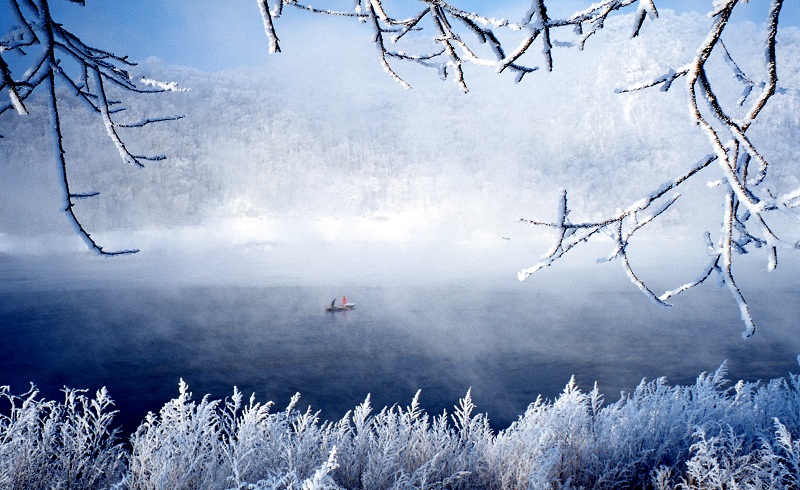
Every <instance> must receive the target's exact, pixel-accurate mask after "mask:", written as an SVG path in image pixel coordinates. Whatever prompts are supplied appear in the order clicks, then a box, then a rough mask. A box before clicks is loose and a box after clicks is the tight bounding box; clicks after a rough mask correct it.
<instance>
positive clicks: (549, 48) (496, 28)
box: [258, 0, 658, 92]
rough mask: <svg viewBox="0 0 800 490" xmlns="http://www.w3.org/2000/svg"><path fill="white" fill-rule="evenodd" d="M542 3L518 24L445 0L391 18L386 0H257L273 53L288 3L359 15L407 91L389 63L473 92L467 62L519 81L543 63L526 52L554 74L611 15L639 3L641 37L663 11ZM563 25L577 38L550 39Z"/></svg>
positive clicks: (623, 0) (610, 3) (423, 1)
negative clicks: (562, 54) (566, 51)
mask: <svg viewBox="0 0 800 490" xmlns="http://www.w3.org/2000/svg"><path fill="white" fill-rule="evenodd" d="M545 3H546V2H545V0H534V1H533V3H532V5H531V8H530V9H529V10H528V12H527V13H526V14H525V15H524V16H523V17H522V19H521V20H520V21H518V22H514V21H511V20H508V19H503V18H494V17H488V16H485V15H481V14H480V13H478V12H471V11H465V10H462V9H460V8H458V7H456V6H455V5H453V4H452V3H451V2H446V1H443V0H409V1H407V2H397V3H396V4H394V5H392V7H396V8H398V9H399V8H400V7H404V8H405V7H408V6H411V5H413V6H417V7H416V8H415V10H416V12H415V13H413V14H411V15H392V13H391V12H390V11H389V8H387V5H388V4H389V2H384V1H382V0H356V1H355V4H354V5H353V6H352V9H350V10H345V9H342V10H333V9H320V8H316V7H312V6H310V5H307V4H305V3H302V2H297V1H293V0H276V1H273V2H270V1H269V0H258V5H259V8H260V10H261V16H262V18H263V20H264V31H265V34H266V36H267V38H268V39H269V46H270V52H272V53H277V52H280V45H279V40H278V36H277V34H276V29H275V19H277V18H278V17H280V15H281V13H282V12H283V7H284V6H290V7H294V8H296V9H300V10H305V11H309V12H314V13H319V14H327V15H333V16H339V17H349V18H354V19H357V20H359V21H361V22H362V23H364V24H366V25H367V27H368V29H369V31H370V33H371V35H372V36H373V41H374V43H375V45H376V47H377V50H378V56H379V60H380V63H381V65H382V66H383V68H384V70H385V71H386V73H387V74H389V75H390V76H391V77H392V78H393V79H394V80H395V81H397V82H398V83H400V84H401V85H402V86H403V87H405V88H410V87H411V85H410V84H409V83H408V82H407V81H406V80H405V79H403V78H402V77H400V75H398V73H397V71H396V69H395V67H394V65H393V64H392V62H393V61H395V60H401V61H409V62H413V63H417V64H420V65H422V66H425V67H428V68H433V69H436V70H437V71H438V73H439V76H440V77H441V78H442V79H447V78H453V80H454V81H455V82H456V84H457V85H458V86H459V88H460V89H461V91H463V92H467V91H468V90H469V89H468V87H467V83H466V80H465V76H464V70H463V66H464V64H465V63H471V64H474V65H479V66H488V67H491V68H493V69H494V70H495V71H497V72H498V73H502V72H504V71H510V72H512V73H514V74H515V80H516V81H517V82H519V81H521V80H522V78H523V77H524V76H525V75H526V74H528V73H531V72H534V71H536V70H538V69H539V67H538V66H533V65H529V64H528V62H527V61H526V62H525V63H522V62H520V61H519V60H520V59H521V58H522V57H523V55H525V54H528V53H540V54H541V55H542V58H543V61H544V65H545V68H546V69H547V70H548V71H552V70H553V64H554V48H557V47H562V46H563V47H566V46H572V45H577V46H579V47H580V48H581V49H582V48H583V46H584V45H585V44H586V41H587V40H588V39H589V37H591V36H592V35H594V34H595V33H597V32H598V31H599V30H601V29H602V28H603V25H604V23H605V21H606V19H607V18H608V17H609V16H610V15H612V14H614V13H617V12H619V11H625V10H627V9H628V7H631V6H632V5H635V6H636V8H637V10H636V21H635V23H634V24H635V25H634V29H633V36H637V35H638V34H639V31H640V29H641V27H642V24H643V23H644V20H645V18H646V17H648V16H650V17H652V18H655V17H657V16H658V11H657V10H656V8H655V5H653V2H652V0H606V1H603V2H600V3H598V4H594V5H592V6H591V7H589V8H587V9H586V10H583V11H579V12H575V13H574V14H572V15H571V16H569V17H564V18H554V17H551V16H550V15H549V14H548V10H547V6H546V5H545ZM351 5H352V4H351ZM412 8H413V7H412ZM566 28H569V30H571V31H574V32H575V33H576V39H575V40H574V42H567V43H560V42H558V41H556V40H554V39H553V38H552V36H551V33H552V32H553V31H554V30H559V31H561V30H564V31H565V30H566ZM410 32H415V33H417V34H421V35H419V36H415V37H414V41H409V42H408V43H407V47H405V48H402V49H401V48H399V46H400V45H401V41H403V40H404V39H406V38H407V37H410V36H407V35H408V34H409V33H410ZM426 33H427V35H426ZM519 33H522V34H523V35H522V36H518V35H517V36H513V37H514V38H515V39H514V40H513V41H509V40H504V39H506V38H507V37H509V36H508V35H509V34H511V35H513V34H519ZM421 37H424V38H426V39H427V40H429V41H431V42H432V44H433V48H432V49H428V50H426V51H420V49H425V48H420V45H421V43H419V42H418V41H419V40H420V38H421ZM520 37H521V39H520ZM509 44H510V46H509ZM427 46H428V45H426V47H427ZM484 46H485V47H484ZM534 46H539V47H534ZM406 48H407V49H406ZM408 50H413V51H417V52H416V53H412V52H409V51H408Z"/></svg>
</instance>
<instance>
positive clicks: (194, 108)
mask: <svg viewBox="0 0 800 490" xmlns="http://www.w3.org/2000/svg"><path fill="white" fill-rule="evenodd" d="M629 20H630V19H626V18H622V19H617V20H615V22H614V23H613V25H610V26H609V28H608V29H606V32H604V33H603V34H602V35H600V36H598V37H597V39H594V40H593V43H591V44H590V45H589V46H588V47H587V49H586V51H584V52H579V51H577V50H563V51H560V52H559V53H558V55H559V56H558V57H557V61H556V69H555V72H554V73H549V74H548V73H543V72H542V73H535V74H534V75H532V76H531V77H529V79H526V80H525V81H524V82H523V83H522V84H520V85H517V86H515V85H513V84H512V83H511V82H510V80H509V79H508V78H506V77H498V76H496V75H494V74H492V73H489V72H485V71H483V70H478V69H474V70H470V71H469V72H468V75H469V76H470V77H471V80H473V82H472V88H473V90H472V92H471V93H470V94H468V95H461V94H460V93H459V92H458V91H457V89H455V88H454V87H453V85H452V84H451V83H450V82H444V83H442V82H439V81H438V80H432V76H431V74H429V73H421V74H418V75H415V77H416V79H412V81H414V82H415V88H414V89H413V90H410V91H404V90H402V89H401V88H400V87H399V86H397V85H395V84H392V83H386V81H385V80H384V79H383V78H380V80H377V78H378V77H383V76H384V75H383V74H382V72H381V71H380V68H379V67H377V62H376V61H375V60H374V59H372V58H367V59H363V60H360V61H359V63H360V64H362V65H363V64H369V63H373V64H375V65H376V66H375V67H372V66H371V65H370V69H361V70H358V71H354V72H353V73H352V74H351V75H352V77H351V78H347V76H345V77H344V82H343V81H342V80H343V77H342V76H341V74H340V76H339V78H337V79H335V80H333V79H332V78H331V77H333V75H332V73H335V72H336V70H337V69H348V68H349V67H350V66H352V61H348V62H339V61H337V60H330V62H329V63H328V64H327V65H321V66H293V65H292V60H291V59H290V58H289V57H290V56H291V55H288V54H282V55H279V56H281V57H283V58H280V61H279V62H276V63H274V64H273V65H270V66H269V67H268V68H260V69H257V70H256V69H254V70H252V71H247V72H244V71H240V72H224V73H201V72H197V71H193V70H189V69H186V68H180V67H171V66H163V64H161V63H160V62H158V61H157V60H148V61H146V62H145V63H143V65H142V66H141V69H142V72H145V73H148V75H150V76H151V77H153V78H159V79H165V80H171V81H172V80H174V81H177V82H179V83H180V84H181V86H184V87H188V88H190V89H191V91H190V92H183V93H167V94H160V95H155V96H146V97H141V98H139V99H136V100H135V101H134V102H133V104H131V108H130V109H129V111H128V114H126V115H124V117H123V116H122V115H121V116H120V120H125V121H130V122H133V121H136V120H138V119H140V118H142V117H143V116H144V115H148V116H166V115H176V114H182V115H185V116H186V117H185V118H184V119H181V120H179V121H175V122H169V123H162V124H157V125H149V126H147V127H146V128H144V129H122V130H120V131H121V132H122V133H123V134H124V136H125V137H126V138H127V141H128V142H129V146H130V147H131V148H132V149H134V151H135V152H136V153H143V154H148V153H149V154H159V153H164V154H166V155H167V156H168V157H169V158H168V159H167V160H165V161H162V162H153V163H151V164H150V165H149V166H148V167H147V168H145V169H138V168H129V167H126V166H125V165H124V164H122V163H121V162H120V161H119V158H118V156H117V153H116V150H115V149H114V148H113V147H112V145H111V144H110V143H109V142H108V141H107V138H106V137H105V133H104V131H103V128H102V127H101V126H100V125H99V123H98V121H94V120H91V119H90V118H89V116H88V114H87V112H86V110H85V108H84V107H83V106H82V105H80V104H78V103H77V102H75V101H74V97H72V96H70V95H65V96H64V97H62V100H63V101H64V103H63V106H64V109H63V110H64V116H65V121H67V122H65V125H66V124H68V126H67V129H66V131H65V132H66V139H67V151H68V155H69V158H70V162H71V166H72V179H73V186H74V187H75V190H76V191H81V192H83V191H90V190H91V191H99V192H100V193H101V195H100V196H99V197H98V198H94V199H89V200H85V201H81V202H80V203H79V205H78V208H77V209H78V214H79V216H81V218H82V219H83V220H85V222H86V224H87V225H88V226H89V227H90V228H92V229H95V230H97V229H114V228H138V227H152V226H158V227H160V226H179V225H191V224H198V223H202V222H203V221H204V220H206V219H208V218H213V217H222V216H264V217H281V216H291V217H293V218H297V217H299V218H303V217H325V216H358V217H367V218H370V217H372V218H382V217H385V216H391V215H393V214H396V213H402V212H405V211H408V210H417V211H419V212H421V213H422V214H436V215H437V216H440V217H444V218H447V217H453V219H464V220H471V221H472V222H475V223H482V222H492V221H497V220H512V219H514V218H517V217H520V216H528V217H532V216H538V217H542V218H547V217H549V216H550V215H551V214H552V213H553V210H552V208H553V207H554V203H555V196H556V194H557V190H558V188H560V187H564V188H567V189H569V190H570V192H571V195H572V196H573V198H572V199H573V205H574V207H575V209H576V210H582V211H580V212H582V213H584V214H593V213H598V212H600V211H604V210H605V211H608V210H613V209H615V208H616V207H619V206H625V205H627V204H628V203H630V202H631V201H633V200H636V199H638V198H639V197H640V195H641V194H642V193H643V192H646V191H647V190H649V188H651V187H653V186H657V185H658V184H660V183H661V182H663V181H665V180H668V179H670V178H672V177H673V176H675V175H677V174H678V173H679V172H680V171H681V170H682V169H684V168H686V167H688V166H689V165H691V164H692V163H694V162H695V161H697V160H699V159H700V158H702V157H703V156H704V155H705V154H706V153H708V151H709V150H708V147H707V144H706V142H705V141H704V139H703V137H702V135H700V134H699V133H698V131H697V130H696V128H694V127H693V126H692V124H691V122H690V121H689V118H688V115H687V110H686V104H685V95H684V90H683V86H682V85H681V86H677V85H676V86H675V87H674V88H673V90H671V91H670V92H669V93H661V92H659V91H657V90H653V91H652V92H648V93H641V94H636V95H618V94H614V89H615V88H617V87H621V86H625V85H627V84H632V83H635V82H639V81H642V80H646V79H648V78H651V77H654V76H657V75H659V74H661V73H664V72H665V71H666V70H667V69H668V68H669V67H671V66H672V67H677V66H678V65H680V63H681V61H682V60H684V59H686V57H687V56H688V54H689V53H691V52H693V50H694V49H695V48H696V45H697V38H698V37H699V36H702V34H703V32H705V31H704V30H703V24H704V23H705V22H707V19H704V18H702V17H695V16H688V15H684V16H681V17H674V16H673V15H671V14H670V13H669V12H665V13H663V15H662V18H661V19H660V20H659V21H658V22H654V23H651V24H649V25H648V29H647V30H646V32H645V35H644V37H643V38H641V39H637V40H633V41H625V40H622V39H623V38H624V37H625V36H627V35H628V33H629V27H630V26H629V25H628V23H627V21H629ZM676 23H677V24H678V25H680V26H683V27H685V29H686V30H687V31H688V32H690V33H695V37H693V38H691V39H688V40H684V39H681V38H678V37H677V36H675V35H673V34H672V31H670V29H674V28H675V25H676ZM683 27H682V28H683ZM739 31H740V33H741V34H742V35H741V37H737V38H736V39H730V40H727V41H726V42H727V43H728V45H729V46H730V47H731V48H732V51H735V50H737V49H742V48H743V49H746V50H751V51H752V55H753V57H754V59H753V60H739V61H740V63H741V64H742V66H743V67H744V68H745V70H750V71H748V73H752V76H753V77H754V78H757V79H758V78H759V77H760V75H759V72H758V68H757V66H758V64H759V62H760V56H761V55H760V53H759V52H758V48H757V47H756V46H747V45H746V43H748V41H747V39H751V38H752V37H753V36H756V35H757V33H758V29H757V28H756V27H755V26H752V25H744V26H740V27H739ZM740 45H741V46H740ZM780 46H781V48H782V49H783V51H782V53H781V56H782V57H783V65H782V72H781V77H782V78H781V83H782V84H783V85H784V86H787V87H794V88H796V87H800V76H799V75H798V69H797V68H798V63H799V61H798V60H800V57H798V56H796V55H795V54H796V53H797V49H798V46H800V35H798V34H797V31H796V30H794V29H793V30H787V31H786V32H784V38H783V39H782V42H781V45H780ZM337 63H341V64H342V66H341V68H337ZM298 65H299V64H298ZM719 65H720V66H719V69H720V70H724V69H726V68H724V66H723V64H722V63H721V62H720V63H719ZM372 68H375V69H374V70H373V69H372ZM721 73H722V72H721ZM347 75H348V76H350V73H349V72H348V74H347ZM730 90H731V91H732V93H735V91H739V90H740V89H739V88H738V87H737V85H736V82H735V80H734V79H733V77H730ZM796 93H797V92H796V91H790V92H789V93H787V94H786V95H781V96H778V97H776V98H775V99H774V100H773V101H772V102H771V104H772V106H771V107H770V110H769V111H768V113H765V114H764V115H763V117H762V118H761V119H760V120H759V122H758V125H757V126H756V127H754V128H753V130H752V133H753V138H754V139H755V140H756V141H757V142H758V143H759V144H761V145H762V148H765V149H766V150H767V157H768V158H769V159H770V160H771V161H772V162H773V163H774V167H773V169H772V170H771V171H772V172H773V175H772V178H773V179H775V180H776V181H780V183H781V184H782V185H783V186H785V187H786V188H787V189H785V190H788V188H792V187H793V186H796V185H797V183H798V182H797V179H796V178H795V177H794V175H795V174H797V172H796V169H797V168H796V165H797V164H796V163H795V162H798V161H800V145H797V143H796V142H797V141H798V140H800V122H798V118H797V114H799V113H800V102H799V101H800V98H798V96H797V95H796ZM30 106H31V107H30V108H31V112H32V114H31V115H30V116H27V117H20V116H17V115H16V114H11V113H7V114H4V115H2V116H0V128H1V129H0V134H3V136H4V138H3V139H2V140H0V231H3V232H6V233H30V232H37V231H41V230H44V229H46V228H47V226H48V224H47V223H48V219H49V218H47V217H46V216H48V215H49V214H50V213H51V211H52V210H54V209H55V210H56V211H55V212H58V208H59V206H60V204H59V203H58V201H57V196H58V193H57V188H56V187H55V186H56V178H57V169H56V168H55V164H54V163H52V156H51V149H52V143H51V142H50V141H49V139H48V135H47V133H46V127H47V124H48V123H47V111H46V108H45V107H43V105H42V102H41V100H38V101H37V100H33V101H32V102H31V104H30ZM713 178H716V176H715V175H714V174H713V172H710V173H709V179H713ZM576 212H578V211H576Z"/></svg>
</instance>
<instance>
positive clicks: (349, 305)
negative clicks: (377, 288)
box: [325, 303, 356, 313]
mask: <svg viewBox="0 0 800 490" xmlns="http://www.w3.org/2000/svg"><path fill="white" fill-rule="evenodd" d="M355 307H356V305H355V303H347V304H346V305H333V306H326V307H325V311H327V312H330V313H335V312H337V311H348V310H352V309H353V308H355Z"/></svg>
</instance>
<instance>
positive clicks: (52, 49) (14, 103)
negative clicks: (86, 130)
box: [0, 0, 183, 255]
mask: <svg viewBox="0 0 800 490" xmlns="http://www.w3.org/2000/svg"><path fill="white" fill-rule="evenodd" d="M70 1H72V2H74V3H78V4H81V5H83V1H81V0H70ZM9 4H10V11H11V13H12V16H13V19H14V21H15V22H16V23H17V25H16V26H15V27H12V29H11V32H10V33H7V34H6V35H5V36H4V37H3V40H4V41H3V44H0V75H2V82H1V84H0V92H2V91H5V92H6V93H7V94H8V102H7V103H0V114H2V113H3V112H5V111H7V110H9V109H11V108H13V109H15V110H16V112H17V113H18V114H19V115H26V114H28V108H27V107H26V106H25V103H24V102H25V100H26V99H27V98H28V97H29V96H30V95H31V94H32V93H33V92H34V91H35V90H36V89H37V87H39V86H40V85H42V84H44V85H45V86H46V88H45V94H44V95H45V97H46V98H47V100H48V106H49V112H50V126H51V135H52V139H53V143H54V152H55V158H56V160H57V162H58V163H59V166H60V167H61V179H60V186H61V194H62V200H63V202H64V211H65V212H66V213H67V216H68V218H69V221H70V222H71V223H72V225H73V227H74V228H75V231H76V233H77V234H78V235H79V236H80V237H81V238H83V240H84V241H85V242H86V244H87V246H88V247H89V248H90V249H91V250H93V251H94V252H96V253H98V254H100V255H125V254H132V253H135V252H137V251H138V250H136V249H125V250H116V251H108V250H106V249H104V248H103V247H102V246H101V245H100V244H99V243H98V242H97V241H96V240H95V239H94V238H93V237H92V236H91V235H90V234H89V232H88V231H87V229H86V228H85V227H84V225H83V224H82V222H81V220H80V219H79V218H78V216H77V214H76V213H75V208H74V206H75V201H77V200H81V199H87V198H91V197H96V196H98V195H99V193H98V192H73V191H72V190H71V187H70V181H69V171H68V170H69V166H68V159H67V155H66V152H65V149H64V135H63V132H62V130H61V128H62V117H61V113H60V104H61V103H60V100H59V90H58V86H59V84H60V85H62V86H63V87H66V88H68V89H69V90H70V91H73V92H74V93H75V94H76V95H77V97H78V99H79V100H80V101H81V102H83V103H84V105H85V106H86V107H87V108H88V109H89V111H91V112H92V113H95V114H97V115H98V116H99V117H100V119H101V120H102V121H103V124H104V127H105V130H106V134H107V136H108V137H109V139H110V140H111V142H112V143H113V144H114V146H115V147H116V148H117V150H118V152H119V155H120V158H121V159H122V161H124V162H127V163H130V164H133V165H135V166H139V167H143V166H144V164H143V162H144V161H159V160H163V159H165V158H166V156H164V155H154V156H144V155H135V154H133V153H131V152H130V151H129V150H128V148H127V147H126V145H125V142H124V141H123V139H122V138H121V137H120V135H119V134H118V132H117V129H116V128H117V127H142V126H144V125H146V124H151V123H155V122H161V121H171V120H176V119H180V118H181V117H183V116H171V117H162V118H151V119H144V120H142V121H139V122H136V123H131V124H118V123H117V122H116V121H115V117H114V115H115V114H118V113H121V112H123V111H124V110H125V107H124V105H122V104H121V103H120V102H119V101H116V100H110V99H108V97H107V88H108V86H109V84H110V85H112V86H116V87H119V88H121V89H122V90H123V91H125V92H133V93H142V94H143V93H158V92H164V91H169V90H181V89H179V88H178V87H177V86H175V85H174V84H165V83H161V82H157V81H155V80H150V79H146V78H142V79H139V80H138V82H137V80H136V78H135V77H133V76H132V75H131V74H130V73H129V71H128V70H129V69H130V68H131V67H133V66H135V63H132V62H130V61H128V59H127V58H126V57H121V56H117V55H115V54H113V53H111V52H109V51H105V50H102V49H98V48H94V47H92V46H89V45H87V44H85V43H83V42H82V41H81V40H80V39H79V38H78V37H77V36H75V35H74V34H72V33H71V32H69V31H68V30H67V29H66V28H64V27H63V26H62V25H61V24H59V23H58V22H56V21H55V20H54V19H53V18H52V16H51V14H50V7H49V3H48V0H9ZM27 51H30V53H29V52H27ZM7 56H16V58H17V59H16V64H15V65H13V66H21V68H20V69H19V70H20V71H22V75H21V76H17V77H15V75H14V73H13V71H12V69H11V66H12V65H10V64H9V63H8V60H7V59H6V57H7ZM67 67H69V68H67ZM76 67H77V68H76ZM76 72H77V73H76Z"/></svg>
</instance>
